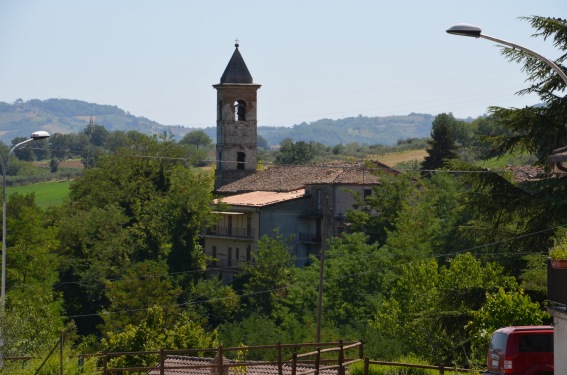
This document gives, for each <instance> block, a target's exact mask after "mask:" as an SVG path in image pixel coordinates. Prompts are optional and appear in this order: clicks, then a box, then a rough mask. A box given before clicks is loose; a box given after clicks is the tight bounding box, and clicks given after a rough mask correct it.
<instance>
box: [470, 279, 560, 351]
mask: <svg viewBox="0 0 567 375" xmlns="http://www.w3.org/2000/svg"><path fill="white" fill-rule="evenodd" d="M546 318H549V315H548V314H547V312H545V311H543V310H542V309H541V306H540V305H539V304H538V303H537V302H532V301H531V300H530V297H529V296H527V295H525V294H524V292H523V290H521V289H520V290H516V291H508V292H506V291H505V290H504V289H503V288H499V289H498V291H497V292H495V293H487V294H486V302H485V303H484V304H483V306H482V307H481V308H480V309H479V310H477V311H472V312H471V321H470V322H469V323H468V324H467V325H466V327H465V328H466V329H467V331H469V332H470V335H471V341H472V349H473V352H472V353H473V356H475V357H476V358H477V360H478V361H482V359H483V357H484V356H485V355H486V348H487V347H488V343H489V342H490V337H491V335H492V333H493V332H494V331H495V330H497V329H498V328H501V327H508V326H523V325H525V326H529V325H541V324H542V323H543V320H544V319H546Z"/></svg>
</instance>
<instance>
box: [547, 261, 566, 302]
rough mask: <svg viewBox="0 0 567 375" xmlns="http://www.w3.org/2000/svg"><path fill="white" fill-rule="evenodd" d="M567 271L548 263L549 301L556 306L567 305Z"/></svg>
mask: <svg viewBox="0 0 567 375" xmlns="http://www.w3.org/2000/svg"><path fill="white" fill-rule="evenodd" d="M566 286H567V269H560V268H553V267H552V266H551V261H550V260H549V259H548V261H547V299H548V301H550V302H554V303H555V304H560V305H563V306H566V305H567V287H566Z"/></svg>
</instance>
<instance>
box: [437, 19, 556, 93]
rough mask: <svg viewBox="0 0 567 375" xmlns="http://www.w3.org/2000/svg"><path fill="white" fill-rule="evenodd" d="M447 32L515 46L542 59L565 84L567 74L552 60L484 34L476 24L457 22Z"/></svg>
mask: <svg viewBox="0 0 567 375" xmlns="http://www.w3.org/2000/svg"><path fill="white" fill-rule="evenodd" d="M447 33H449V34H453V35H461V36H470V37H474V38H483V39H488V40H491V41H493V42H496V43H500V44H503V45H505V46H508V47H512V48H517V49H519V50H520V51H523V52H525V53H527V54H528V55H530V56H533V57H535V58H536V59H539V60H541V61H543V62H544V63H546V64H547V65H548V66H549V67H550V68H551V69H553V70H554V71H555V73H557V74H558V75H559V76H560V77H561V79H562V80H563V82H564V83H565V85H567V75H566V74H565V72H564V71H563V70H561V68H560V67H558V66H557V65H556V64H555V63H554V62H553V61H551V60H549V59H547V58H545V57H543V56H542V55H540V54H539V53H537V52H535V51H532V50H531V49H528V48H526V47H522V46H520V45H517V44H515V43H512V42H508V41H506V40H502V39H498V38H495V37H492V36H489V35H485V34H483V33H482V30H481V29H480V27H478V26H474V25H467V24H458V25H455V26H453V27H451V28H449V29H448V30H447Z"/></svg>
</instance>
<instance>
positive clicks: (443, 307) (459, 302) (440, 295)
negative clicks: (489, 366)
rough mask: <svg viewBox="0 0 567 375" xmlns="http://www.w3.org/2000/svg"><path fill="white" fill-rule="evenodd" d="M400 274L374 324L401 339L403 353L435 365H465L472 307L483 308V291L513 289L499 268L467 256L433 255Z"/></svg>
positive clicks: (468, 349)
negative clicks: (443, 258)
mask: <svg viewBox="0 0 567 375" xmlns="http://www.w3.org/2000/svg"><path fill="white" fill-rule="evenodd" d="M398 275H399V278H398V279H397V280H396V282H395V284H394V286H393V288H392V289H391V291H390V295H389V297H388V298H387V299H386V300H385V301H384V303H383V304H382V306H381V307H380V308H379V309H378V313H377V314H376V319H375V320H374V322H373V323H372V325H373V326H374V327H376V328H377V329H378V330H380V331H381V332H382V334H384V335H385V337H386V338H390V339H391V340H397V341H398V342H401V343H402V351H403V352H404V353H406V354H407V353H413V354H416V355H418V356H420V357H422V358H425V359H427V360H428V361H430V362H433V363H458V364H461V365H463V366H464V365H469V362H468V361H469V358H470V353H471V337H470V335H469V334H468V333H467V331H465V329H464V327H465V325H466V324H467V323H468V322H469V321H470V319H471V311H477V310H479V309H480V308H481V307H482V305H483V304H484V297H483V293H484V292H485V291H487V290H488V291H491V290H496V289H497V288H498V287H502V288H506V290H510V291H514V290H517V284H516V283H515V280H514V279H513V278H512V277H507V276H504V274H503V268H502V267H500V266H498V265H496V264H494V263H487V264H485V265H483V264H482V263H481V262H480V261H479V260H477V259H475V258H474V256H472V255H471V254H461V255H458V256H456V257H455V258H454V259H453V260H451V261H450V262H449V263H448V265H447V266H439V265H438V263H437V261H436V260H435V259H433V258H429V259H425V260H421V261H414V262H411V263H408V264H405V265H403V266H401V267H400V268H399V270H398Z"/></svg>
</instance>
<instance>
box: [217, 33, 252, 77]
mask: <svg viewBox="0 0 567 375" xmlns="http://www.w3.org/2000/svg"><path fill="white" fill-rule="evenodd" d="M235 42H236V43H235V44H234V47H236V48H235V50H234V53H233V54H232V57H231V58H230V61H229V62H228V65H227V66H226V69H225V70H224V73H223V74H222V76H221V79H220V83H253V82H252V75H251V74H250V72H249V71H248V68H247V67H246V63H245V62H244V59H243V58H242V55H241V54H240V51H239V50H238V47H239V44H238V39H236V40H235Z"/></svg>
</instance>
